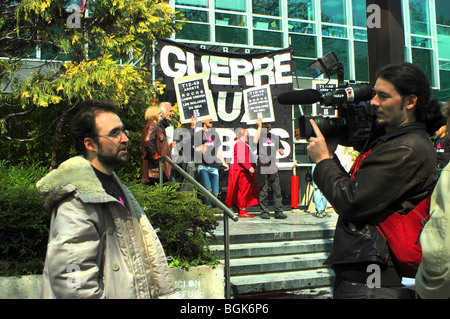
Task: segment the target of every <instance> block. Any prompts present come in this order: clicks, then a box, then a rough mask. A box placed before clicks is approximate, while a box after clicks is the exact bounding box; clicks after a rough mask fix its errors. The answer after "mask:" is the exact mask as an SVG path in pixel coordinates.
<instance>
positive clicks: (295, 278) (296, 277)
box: [231, 268, 334, 297]
mask: <svg viewBox="0 0 450 319" xmlns="http://www.w3.org/2000/svg"><path fill="white" fill-rule="evenodd" d="M333 281H334V272H333V270H331V269H330V268H317V269H310V270H301V271H288V272H280V273H268V274H258V275H244V276H233V277H231V290H232V293H233V295H234V297H238V296H239V295H249V294H261V293H267V292H276V291H292V290H300V289H311V288H320V287H330V286H332V284H333Z"/></svg>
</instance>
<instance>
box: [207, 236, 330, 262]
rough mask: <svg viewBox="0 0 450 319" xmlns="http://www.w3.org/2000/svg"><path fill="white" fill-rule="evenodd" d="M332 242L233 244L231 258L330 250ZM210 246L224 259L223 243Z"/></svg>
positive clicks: (318, 239) (216, 254)
mask: <svg viewBox="0 0 450 319" xmlns="http://www.w3.org/2000/svg"><path fill="white" fill-rule="evenodd" d="M332 244H333V239H332V238H317V239H309V240H292V241H283V242H279V241H275V242H261V243H239V244H231V245H230V258H243V257H257V256H259V257H261V256H274V255H290V254H301V253H311V252H320V251H330V250H331V246H332ZM210 248H211V250H213V251H214V253H215V256H216V257H217V258H219V259H222V258H224V257H225V253H224V246H223V244H220V245H211V246H210Z"/></svg>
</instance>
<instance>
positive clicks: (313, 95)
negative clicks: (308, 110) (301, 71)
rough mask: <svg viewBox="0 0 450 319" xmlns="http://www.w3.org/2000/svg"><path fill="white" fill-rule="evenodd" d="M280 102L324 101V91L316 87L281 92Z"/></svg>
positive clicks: (311, 102)
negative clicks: (321, 91)
mask: <svg viewBox="0 0 450 319" xmlns="http://www.w3.org/2000/svg"><path fill="white" fill-rule="evenodd" d="M277 101H278V103H280V104H313V103H316V102H320V101H323V96H322V93H320V92H319V91H317V90H314V89H306V90H299V91H291V92H286V93H281V94H280V95H278V97H277Z"/></svg>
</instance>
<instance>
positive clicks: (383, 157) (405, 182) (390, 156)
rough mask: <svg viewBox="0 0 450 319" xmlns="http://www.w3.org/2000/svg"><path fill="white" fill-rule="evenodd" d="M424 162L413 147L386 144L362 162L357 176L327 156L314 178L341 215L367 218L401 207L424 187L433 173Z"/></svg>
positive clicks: (316, 170)
mask: <svg viewBox="0 0 450 319" xmlns="http://www.w3.org/2000/svg"><path fill="white" fill-rule="evenodd" d="M420 163H421V159H420V156H419V155H418V154H417V152H416V151H415V150H414V149H413V148H412V147H409V146H405V145H397V144H393V145H389V146H388V145H383V146H382V147H378V148H376V149H374V150H373V151H372V153H371V154H370V155H369V156H368V157H367V158H366V159H365V160H364V161H363V162H362V164H361V166H360V168H359V170H358V171H357V172H356V174H355V178H353V179H351V178H350V176H349V174H347V173H346V172H345V171H344V170H343V169H342V167H341V166H340V164H338V163H336V161H335V160H332V159H327V160H323V161H321V162H319V163H318V164H317V166H316V168H315V170H314V181H315V183H316V184H317V185H318V187H319V189H320V190H321V191H322V193H323V194H324V196H325V197H326V198H327V200H328V201H329V202H330V204H332V205H333V207H334V208H335V210H336V212H337V213H338V214H339V215H340V216H342V217H344V218H345V219H347V220H349V221H363V220H368V219H371V218H373V217H375V216H376V215H377V214H379V213H381V212H384V211H386V209H391V210H394V211H399V210H401V209H402V208H403V207H402V205H403V202H404V201H405V200H407V199H409V197H410V196H412V195H416V194H417V192H419V191H420V190H421V189H422V187H423V185H424V184H425V181H426V180H427V178H429V175H430V174H428V176H427V174H425V173H427V172H428V171H429V169H428V170H425V172H423V171H422V170H421V169H422V168H421V165H420ZM431 165H432V164H431ZM431 175H432V174H431Z"/></svg>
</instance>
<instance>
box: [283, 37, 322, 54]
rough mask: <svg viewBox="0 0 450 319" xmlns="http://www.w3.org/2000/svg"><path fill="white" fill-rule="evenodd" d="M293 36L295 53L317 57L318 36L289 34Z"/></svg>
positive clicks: (292, 41) (292, 42)
mask: <svg viewBox="0 0 450 319" xmlns="http://www.w3.org/2000/svg"><path fill="white" fill-rule="evenodd" d="M289 36H290V38H291V45H292V49H293V50H294V53H293V55H294V56H298V57H307V58H316V57H317V38H316V37H314V36H307V35H299V34H292V33H290V34H289Z"/></svg>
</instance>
